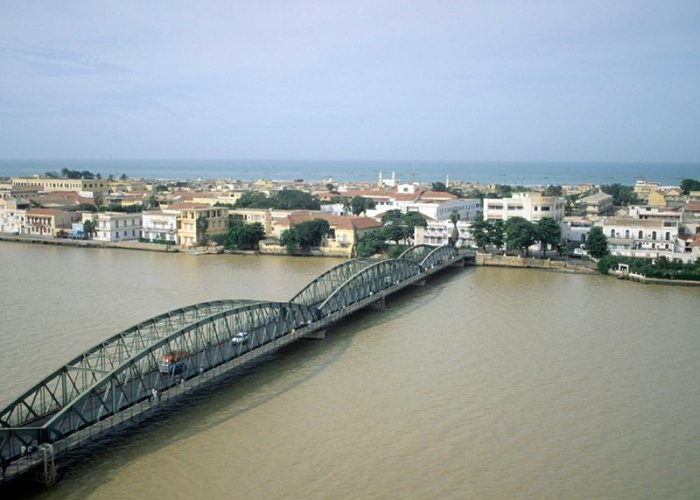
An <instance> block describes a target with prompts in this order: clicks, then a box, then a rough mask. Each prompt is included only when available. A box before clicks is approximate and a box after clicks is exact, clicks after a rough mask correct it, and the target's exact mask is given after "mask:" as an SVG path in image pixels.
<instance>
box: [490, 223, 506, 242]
mask: <svg viewBox="0 0 700 500" xmlns="http://www.w3.org/2000/svg"><path fill="white" fill-rule="evenodd" d="M487 224H488V225H487V229H486V231H487V234H488V238H489V241H490V243H491V244H492V245H493V246H494V247H496V248H499V249H500V248H501V247H503V245H505V243H506V229H505V224H504V223H503V221H502V220H494V221H487Z"/></svg>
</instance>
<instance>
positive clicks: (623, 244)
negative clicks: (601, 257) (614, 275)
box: [600, 217, 689, 261]
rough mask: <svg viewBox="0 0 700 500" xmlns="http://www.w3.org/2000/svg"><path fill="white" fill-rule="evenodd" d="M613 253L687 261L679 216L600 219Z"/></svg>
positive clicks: (687, 255) (609, 248)
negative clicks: (667, 218) (676, 217)
mask: <svg viewBox="0 0 700 500" xmlns="http://www.w3.org/2000/svg"><path fill="white" fill-rule="evenodd" d="M600 225H601V227H602V229H603V233H604V234H605V236H606V237H607V239H608V250H610V253H611V254H612V255H622V256H627V257H643V258H659V257H661V256H664V257H666V258H668V259H671V260H673V259H681V260H684V261H687V260H688V259H689V254H688V253H686V252H685V246H686V245H685V242H684V241H681V240H680V239H679V222H678V220H666V219H637V218H633V217H610V218H605V219H603V220H602V221H601V223H600Z"/></svg>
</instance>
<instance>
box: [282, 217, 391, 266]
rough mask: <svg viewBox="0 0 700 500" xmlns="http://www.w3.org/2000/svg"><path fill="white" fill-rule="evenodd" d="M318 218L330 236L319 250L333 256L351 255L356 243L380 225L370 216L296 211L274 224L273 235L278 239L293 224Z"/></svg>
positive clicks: (353, 252)
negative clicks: (325, 223)
mask: <svg viewBox="0 0 700 500" xmlns="http://www.w3.org/2000/svg"><path fill="white" fill-rule="evenodd" d="M319 219H320V220H325V221H327V222H328V224H329V225H330V228H331V234H330V236H328V237H326V238H325V239H324V240H323V242H322V243H321V247H320V248H319V250H320V251H321V253H322V254H323V255H328V256H334V257H352V256H353V255H354V254H355V247H356V245H357V243H358V242H359V241H360V240H361V239H362V238H364V237H365V236H366V235H367V234H368V233H370V232H372V231H376V230H378V229H379V228H381V227H382V225H381V223H379V222H378V221H377V220H375V219H372V218H371V217H358V216H355V215H328V214H323V213H319V212H297V213H294V214H291V215H289V216H287V217H285V218H284V219H282V220H280V221H278V222H277V223H276V224H275V226H274V234H275V237H277V238H278V239H279V238H280V237H281V236H282V233H283V232H284V231H286V230H288V229H289V228H290V227H292V226H294V225H295V224H300V223H302V222H308V221H312V220H319Z"/></svg>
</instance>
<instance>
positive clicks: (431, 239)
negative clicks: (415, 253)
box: [413, 220, 474, 248]
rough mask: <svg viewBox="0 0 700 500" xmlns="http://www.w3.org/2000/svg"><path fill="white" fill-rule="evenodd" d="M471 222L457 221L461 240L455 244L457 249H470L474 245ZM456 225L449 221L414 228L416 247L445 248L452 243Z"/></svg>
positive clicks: (434, 222) (431, 222)
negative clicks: (451, 239) (470, 230)
mask: <svg viewBox="0 0 700 500" xmlns="http://www.w3.org/2000/svg"><path fill="white" fill-rule="evenodd" d="M470 226H471V222H469V221H462V220H460V221H457V231H459V239H458V240H457V243H456V244H455V246H456V247H458V248H459V247H468V246H473V245H474V240H473V239H472V236H471V233H470V232H469V228H470ZM454 227H455V226H454V225H453V224H452V223H451V222H449V221H429V222H428V225H427V226H425V227H423V226H416V227H415V228H414V231H413V232H414V238H415V244H416V245H432V246H443V245H447V244H448V243H449V242H450V238H451V237H452V232H453V231H454Z"/></svg>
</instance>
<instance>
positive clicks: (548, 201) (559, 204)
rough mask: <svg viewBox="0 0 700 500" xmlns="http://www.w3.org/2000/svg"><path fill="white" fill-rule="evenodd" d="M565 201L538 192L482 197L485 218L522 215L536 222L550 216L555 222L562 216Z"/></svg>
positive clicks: (496, 218) (498, 218)
mask: <svg viewBox="0 0 700 500" xmlns="http://www.w3.org/2000/svg"><path fill="white" fill-rule="evenodd" d="M565 207H566V202H565V200H564V198H561V197H559V196H542V195H541V194H540V193H535V192H525V193H513V196H512V197H511V198H484V219H485V220H503V221H505V220H508V219H510V218H511V217H522V218H523V219H526V220H529V221H531V222H537V221H538V220H540V219H544V218H545V217H551V218H552V219H554V220H555V221H557V222H561V220H562V219H563V218H564V210H565Z"/></svg>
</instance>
